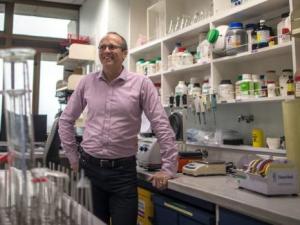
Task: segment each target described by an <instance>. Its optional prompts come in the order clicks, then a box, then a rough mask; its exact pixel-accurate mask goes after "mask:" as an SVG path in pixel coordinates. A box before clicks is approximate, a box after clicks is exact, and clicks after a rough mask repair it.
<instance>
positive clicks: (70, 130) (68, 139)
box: [58, 78, 86, 164]
mask: <svg viewBox="0 0 300 225" xmlns="http://www.w3.org/2000/svg"><path fill="white" fill-rule="evenodd" d="M84 88H85V78H83V79H81V81H80V82H79V84H78V86H77V88H76V89H75V91H74V92H73V94H72V95H71V97H70V99H69V102H68V104H67V106H66V108H65V110H64V111H63V113H62V115H61V116H60V120H59V129H58V132H59V137H60V139H61V143H62V147H63V149H64V151H65V154H66V156H67V157H68V159H69V161H70V163H71V164H74V163H76V162H78V153H77V144H76V139H75V129H74V124H75V120H76V119H77V118H78V117H79V116H80V114H81V112H82V111H83V109H84V108H85V106H86V101H85V99H84Z"/></svg>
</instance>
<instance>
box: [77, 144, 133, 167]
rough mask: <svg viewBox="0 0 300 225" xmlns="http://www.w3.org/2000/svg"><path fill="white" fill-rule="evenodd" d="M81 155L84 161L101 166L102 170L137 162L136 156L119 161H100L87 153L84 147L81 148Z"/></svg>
mask: <svg viewBox="0 0 300 225" xmlns="http://www.w3.org/2000/svg"><path fill="white" fill-rule="evenodd" d="M79 153H80V156H81V158H82V159H83V160H85V161H86V162H87V163H90V164H93V165H96V166H99V167H100V168H117V167H120V166H125V165H131V164H132V163H135V162H136V158H135V156H129V157H125V158H118V159H100V158H96V157H94V156H91V155H90V154H88V153H86V152H85V151H84V150H83V149H82V147H79Z"/></svg>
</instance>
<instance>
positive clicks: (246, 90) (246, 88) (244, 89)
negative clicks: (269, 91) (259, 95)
mask: <svg viewBox="0 0 300 225" xmlns="http://www.w3.org/2000/svg"><path fill="white" fill-rule="evenodd" d="M240 89H241V94H242V95H250V82H249V81H246V82H245V81H244V82H242V83H241V85H240Z"/></svg>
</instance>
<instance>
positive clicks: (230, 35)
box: [226, 22, 248, 55]
mask: <svg viewBox="0 0 300 225" xmlns="http://www.w3.org/2000/svg"><path fill="white" fill-rule="evenodd" d="M246 44H247V34H246V31H245V30H244V29H243V24H242V23H239V22H231V23H230V24H229V30H228V31H227V33H226V55H235V54H237V53H240V52H244V51H247V48H248V47H247V45H246Z"/></svg>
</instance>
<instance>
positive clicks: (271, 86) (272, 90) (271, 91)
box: [267, 80, 276, 98]
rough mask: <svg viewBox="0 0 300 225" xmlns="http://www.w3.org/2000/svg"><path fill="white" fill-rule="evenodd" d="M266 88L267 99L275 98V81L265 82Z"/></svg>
mask: <svg viewBox="0 0 300 225" xmlns="http://www.w3.org/2000/svg"><path fill="white" fill-rule="evenodd" d="M267 87H268V98H273V97H276V85H275V81H273V80H268V81H267Z"/></svg>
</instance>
